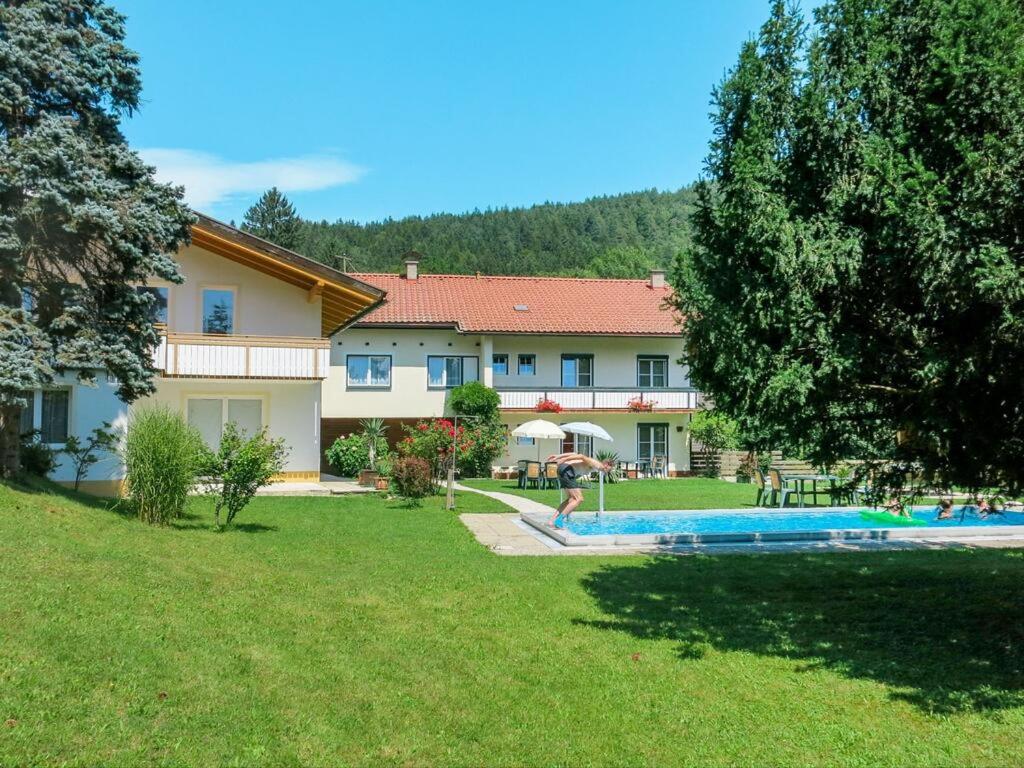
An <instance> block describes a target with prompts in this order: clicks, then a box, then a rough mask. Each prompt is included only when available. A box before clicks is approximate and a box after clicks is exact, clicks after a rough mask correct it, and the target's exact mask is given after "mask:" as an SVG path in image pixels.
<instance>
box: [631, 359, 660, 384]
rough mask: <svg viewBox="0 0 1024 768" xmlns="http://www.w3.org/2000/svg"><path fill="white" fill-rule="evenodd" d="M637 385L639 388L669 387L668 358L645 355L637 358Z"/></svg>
mask: <svg viewBox="0 0 1024 768" xmlns="http://www.w3.org/2000/svg"><path fill="white" fill-rule="evenodd" d="M636 385H637V386H638V387H667V386H668V357H665V356H660V357H656V356H644V355H641V356H639V357H637V359H636Z"/></svg>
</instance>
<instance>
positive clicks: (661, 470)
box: [651, 456, 668, 478]
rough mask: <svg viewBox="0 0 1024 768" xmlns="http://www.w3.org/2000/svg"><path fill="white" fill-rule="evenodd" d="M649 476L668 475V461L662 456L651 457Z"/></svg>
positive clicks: (662, 476)
mask: <svg viewBox="0 0 1024 768" xmlns="http://www.w3.org/2000/svg"><path fill="white" fill-rule="evenodd" d="M651 477H660V478H666V477H668V461H667V460H666V459H665V457H664V456H655V457H654V458H653V459H651Z"/></svg>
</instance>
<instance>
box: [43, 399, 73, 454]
mask: <svg viewBox="0 0 1024 768" xmlns="http://www.w3.org/2000/svg"><path fill="white" fill-rule="evenodd" d="M42 399H43V408H42V420H41V422H40V424H39V431H40V433H41V437H40V439H41V440H42V441H43V442H44V443H64V442H66V441H67V439H68V406H69V404H70V402H71V392H70V390H67V389H46V390H43V398H42Z"/></svg>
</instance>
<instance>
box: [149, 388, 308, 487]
mask: <svg viewBox="0 0 1024 768" xmlns="http://www.w3.org/2000/svg"><path fill="white" fill-rule="evenodd" d="M204 395H208V396H213V397H231V396H232V395H237V396H242V397H259V398H260V399H262V400H263V422H264V424H265V425H266V426H267V428H268V429H267V431H268V433H269V434H270V436H271V437H281V438H284V441H285V443H286V444H287V445H288V448H289V450H290V453H289V456H288V462H287V464H286V465H285V472H318V471H319V469H320V383H319V382H315V381H313V382H309V381H245V380H232V381H223V380H221V381H214V380H202V379H160V380H159V382H158V384H157V392H156V394H155V395H153V396H152V397H149V398H145V399H143V400H140V401H138V403H136V404H135V405H133V406H132V407H133V408H134V407H144V406H145V405H146V404H147V403H151V402H159V403H165V404H167V405H168V406H169V407H171V408H174V409H175V410H178V411H180V412H181V413H186V403H187V400H188V398H189V397H201V396H204Z"/></svg>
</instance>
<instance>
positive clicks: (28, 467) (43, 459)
mask: <svg viewBox="0 0 1024 768" xmlns="http://www.w3.org/2000/svg"><path fill="white" fill-rule="evenodd" d="M40 438H41V433H40V432H39V430H38V429H35V430H32V431H31V432H26V433H24V434H23V435H22V436H21V448H20V449H19V450H20V454H19V459H20V461H21V469H22V470H23V471H24V472H27V473H28V474H30V475H36V476H37V477H46V476H47V475H48V474H50V473H51V472H53V470H55V469H56V468H57V452H56V451H55V450H53V448H51V447H50V446H48V445H47V444H46V443H44V442H43V441H42V440H41V439H40Z"/></svg>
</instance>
